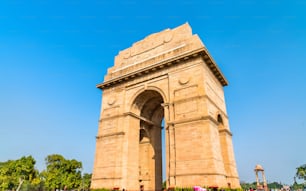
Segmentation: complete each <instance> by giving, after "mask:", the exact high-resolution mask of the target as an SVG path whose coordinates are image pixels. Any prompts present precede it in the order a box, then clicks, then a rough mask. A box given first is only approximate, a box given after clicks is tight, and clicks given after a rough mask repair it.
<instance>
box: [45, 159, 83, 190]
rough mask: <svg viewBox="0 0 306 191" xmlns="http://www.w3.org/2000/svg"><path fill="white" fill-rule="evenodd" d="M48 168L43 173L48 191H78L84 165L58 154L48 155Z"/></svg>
mask: <svg viewBox="0 0 306 191" xmlns="http://www.w3.org/2000/svg"><path fill="white" fill-rule="evenodd" d="M45 161H46V165H47V168H46V170H45V171H43V172H42V176H43V178H44V181H45V186H46V188H48V189H52V190H54V189H69V190H70V189H76V188H79V187H80V185H81V182H82V176H81V169H82V163H81V162H79V161H77V160H75V159H72V160H68V159H65V158H64V157H63V156H61V155H58V154H53V155H48V156H47V157H46V159H45Z"/></svg>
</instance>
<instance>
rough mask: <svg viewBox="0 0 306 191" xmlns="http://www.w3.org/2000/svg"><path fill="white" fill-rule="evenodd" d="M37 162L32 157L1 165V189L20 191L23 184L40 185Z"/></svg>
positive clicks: (9, 161)
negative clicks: (36, 167)
mask: <svg viewBox="0 0 306 191" xmlns="http://www.w3.org/2000/svg"><path fill="white" fill-rule="evenodd" d="M35 163H36V161H35V160H34V158H33V157H32V156H27V157H25V156H23V157H21V158H20V159H18V160H8V161H6V162H1V163H0V189H1V190H19V189H21V186H22V184H24V183H26V184H28V185H33V186H35V185H38V184H40V179H39V176H38V174H39V173H38V171H37V170H36V169H35Z"/></svg>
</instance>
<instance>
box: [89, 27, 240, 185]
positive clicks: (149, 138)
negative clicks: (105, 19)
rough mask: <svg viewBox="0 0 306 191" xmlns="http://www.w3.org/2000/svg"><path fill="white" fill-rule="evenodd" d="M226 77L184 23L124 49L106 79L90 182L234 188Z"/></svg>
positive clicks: (103, 84)
mask: <svg viewBox="0 0 306 191" xmlns="http://www.w3.org/2000/svg"><path fill="white" fill-rule="evenodd" d="M225 85H227V81H226V79H225V77H224V76H223V75H222V73H221V71H220V70H219V68H218V67H217V65H216V63H215V62H214V60H213V59H212V58H211V56H210V55H209V53H208V51H207V49H206V48H205V46H204V45H203V43H202V42H201V40H200V38H199V37H198V36H197V35H193V34H192V31H191V28H190V26H189V25H188V24H184V25H182V26H179V27H177V28H175V29H171V30H170V29H167V30H164V31H162V32H159V33H155V34H152V35H150V36H148V37H146V38H145V39H144V40H141V41H139V42H137V43H134V44H133V46H132V47H130V48H128V49H125V50H123V51H121V52H120V53H119V54H118V55H117V56H116V58H115V64H114V66H113V67H112V68H109V69H108V73H107V75H106V76H105V78H104V82H103V83H101V84H98V85H97V87H98V88H100V89H102V90H103V99H102V107H101V115H100V121H99V129H98V135H97V142H96V155H95V163H94V170H93V177H92V185H91V186H92V188H114V187H119V188H120V189H122V188H125V189H127V190H139V188H140V186H141V185H143V187H144V190H160V189H161V185H162V149H161V146H162V145H161V128H162V127H161V124H162V120H164V126H165V127H164V128H165V138H166V145H165V147H166V148H165V150H166V182H167V186H168V187H169V186H170V187H174V186H177V187H187V186H194V185H201V186H219V187H232V188H237V187H240V185H239V178H238V173H237V169H236V162H235V158H234V152H233V145H232V137H231V136H232V134H231V132H230V129H229V123H228V117H227V113H226V106H225V100H224V92H223V86H225Z"/></svg>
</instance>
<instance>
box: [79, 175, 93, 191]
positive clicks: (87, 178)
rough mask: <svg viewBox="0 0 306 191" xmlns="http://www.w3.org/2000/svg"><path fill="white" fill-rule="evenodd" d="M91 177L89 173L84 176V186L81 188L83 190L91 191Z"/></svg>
mask: <svg viewBox="0 0 306 191" xmlns="http://www.w3.org/2000/svg"><path fill="white" fill-rule="evenodd" d="M91 176H92V174H88V173H85V174H83V177H82V186H81V188H82V189H83V190H90V184H91Z"/></svg>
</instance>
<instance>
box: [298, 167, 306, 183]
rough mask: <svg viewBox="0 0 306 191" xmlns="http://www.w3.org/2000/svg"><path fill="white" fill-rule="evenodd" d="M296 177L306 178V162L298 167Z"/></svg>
mask: <svg viewBox="0 0 306 191" xmlns="http://www.w3.org/2000/svg"><path fill="white" fill-rule="evenodd" d="M296 177H297V178H298V179H304V180H306V164H304V165H302V166H299V167H297V168H296Z"/></svg>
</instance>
